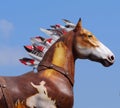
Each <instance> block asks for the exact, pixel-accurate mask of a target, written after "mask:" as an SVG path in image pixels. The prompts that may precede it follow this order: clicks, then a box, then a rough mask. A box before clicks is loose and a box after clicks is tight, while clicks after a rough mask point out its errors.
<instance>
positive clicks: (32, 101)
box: [26, 81, 56, 108]
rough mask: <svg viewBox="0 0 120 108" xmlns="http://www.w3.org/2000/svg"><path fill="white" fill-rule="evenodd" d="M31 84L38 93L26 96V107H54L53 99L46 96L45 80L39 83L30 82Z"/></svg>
mask: <svg viewBox="0 0 120 108" xmlns="http://www.w3.org/2000/svg"><path fill="white" fill-rule="evenodd" d="M31 85H32V86H33V87H34V88H36V89H37V91H38V93H37V94H35V95H32V96H30V97H29V98H27V100H26V105H27V106H28V107H30V108H34V107H36V108H56V106H55V101H53V100H51V98H50V97H48V93H47V89H46V87H45V81H41V82H40V85H35V84H33V83H32V82H31Z"/></svg>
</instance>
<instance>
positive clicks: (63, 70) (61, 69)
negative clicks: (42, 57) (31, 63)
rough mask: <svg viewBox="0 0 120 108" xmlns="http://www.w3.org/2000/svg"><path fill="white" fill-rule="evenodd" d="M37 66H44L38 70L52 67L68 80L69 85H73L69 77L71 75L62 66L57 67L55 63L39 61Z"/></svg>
mask: <svg viewBox="0 0 120 108" xmlns="http://www.w3.org/2000/svg"><path fill="white" fill-rule="evenodd" d="M39 66H43V67H44V68H41V67H40V69H39V71H42V70H45V69H54V70H55V71H57V72H59V73H60V74H62V75H64V76H65V77H66V78H67V79H68V81H69V82H70V84H71V86H72V87H73V79H72V78H71V76H70V75H69V72H68V71H66V70H65V69H64V68H62V67H59V66H57V65H54V64H52V63H48V62H47V63H46V62H44V63H40V64H39Z"/></svg>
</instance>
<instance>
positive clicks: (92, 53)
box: [76, 41, 115, 66]
mask: <svg viewBox="0 0 120 108" xmlns="http://www.w3.org/2000/svg"><path fill="white" fill-rule="evenodd" d="M97 44H98V45H97V47H89V48H87V47H85V46H84V47H83V46H81V45H80V44H78V45H77V46H76V49H77V51H78V53H79V55H80V58H88V59H90V60H93V61H97V60H98V62H101V63H102V64H103V65H105V66H109V65H111V64H113V63H114V58H115V57H114V54H113V53H112V52H111V51H110V49H108V48H107V47H106V46H105V45H103V44H102V43H101V42H99V41H98V42H97Z"/></svg>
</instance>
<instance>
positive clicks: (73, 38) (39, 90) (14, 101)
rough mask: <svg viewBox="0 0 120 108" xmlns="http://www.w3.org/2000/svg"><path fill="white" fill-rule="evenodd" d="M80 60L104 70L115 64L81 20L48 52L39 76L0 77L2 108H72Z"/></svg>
mask: <svg viewBox="0 0 120 108" xmlns="http://www.w3.org/2000/svg"><path fill="white" fill-rule="evenodd" d="M77 59H89V60H91V61H95V62H99V63H101V64H102V65H103V66H105V67H109V66H111V65H112V64H113V63H114V61H115V56H114V54H113V53H112V52H111V51H110V50H109V49H108V48H107V47H106V46H105V45H103V44H102V43H101V42H100V41H99V40H98V39H97V38H96V37H95V36H94V35H93V34H92V33H91V32H90V31H88V30H87V29H85V28H83V27H82V21H81V19H80V20H79V21H78V23H77V24H76V26H75V28H74V29H73V30H71V31H69V32H67V33H66V34H64V35H62V36H61V37H60V38H59V39H58V40H57V41H56V42H55V43H54V44H53V45H52V46H51V47H50V48H49V49H48V51H47V52H46V53H45V55H44V57H43V59H42V61H41V62H40V63H39V65H38V68H37V72H34V71H30V72H27V73H25V74H23V75H20V76H11V77H7V76H1V77H0V108H72V107H73V104H74V93H73V86H74V74H75V72H74V69H75V61H76V60H77Z"/></svg>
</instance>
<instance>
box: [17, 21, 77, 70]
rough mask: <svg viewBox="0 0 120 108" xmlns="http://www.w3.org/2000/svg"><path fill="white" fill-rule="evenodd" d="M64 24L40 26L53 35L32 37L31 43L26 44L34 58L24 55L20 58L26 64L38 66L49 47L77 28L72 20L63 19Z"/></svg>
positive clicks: (46, 32)
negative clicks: (47, 26)
mask: <svg viewBox="0 0 120 108" xmlns="http://www.w3.org/2000/svg"><path fill="white" fill-rule="evenodd" d="M63 22H64V23H65V25H64V26H62V25H60V24H55V25H52V26H50V27H51V28H50V29H44V28H40V30H41V31H42V32H44V33H45V34H47V35H48V36H51V38H44V37H42V36H36V37H32V38H31V43H32V44H31V45H29V46H24V48H25V49H26V51H27V53H28V55H29V56H31V57H32V58H27V57H23V58H22V59H19V60H20V62H21V63H22V64H24V65H28V66H32V67H33V68H37V66H38V64H39V63H40V62H41V61H42V59H43V57H44V55H45V54H46V52H47V51H48V50H49V48H50V47H51V46H52V45H53V44H54V43H55V42H56V41H57V40H58V39H59V38H60V37H61V36H63V35H65V34H66V33H67V32H69V31H71V30H73V29H74V28H75V24H73V23H72V22H71V21H69V20H66V19H63Z"/></svg>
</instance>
